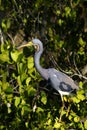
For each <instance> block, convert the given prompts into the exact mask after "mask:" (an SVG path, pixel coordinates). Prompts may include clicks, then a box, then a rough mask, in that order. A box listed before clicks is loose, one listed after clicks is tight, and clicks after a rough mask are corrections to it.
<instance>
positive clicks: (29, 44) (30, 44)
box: [17, 41, 33, 49]
mask: <svg viewBox="0 0 87 130" xmlns="http://www.w3.org/2000/svg"><path fill="white" fill-rule="evenodd" d="M32 45H33V42H32V41H30V42H28V43H27V44H24V45H21V46H19V47H17V49H21V48H23V47H28V46H32Z"/></svg>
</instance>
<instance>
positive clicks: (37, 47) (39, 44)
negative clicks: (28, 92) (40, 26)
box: [18, 39, 43, 51]
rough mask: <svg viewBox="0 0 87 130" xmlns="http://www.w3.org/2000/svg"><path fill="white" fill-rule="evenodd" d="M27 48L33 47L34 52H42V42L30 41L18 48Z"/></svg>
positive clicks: (37, 40)
mask: <svg viewBox="0 0 87 130" xmlns="http://www.w3.org/2000/svg"><path fill="white" fill-rule="evenodd" d="M28 46H34V48H35V50H36V51H39V50H42V49H43V46H42V42H41V41H40V40H39V39H33V40H32V41H30V42H28V43H27V44H24V45H21V46H19V47H18V48H19V49H20V48H23V47H28Z"/></svg>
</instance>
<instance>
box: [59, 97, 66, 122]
mask: <svg viewBox="0 0 87 130" xmlns="http://www.w3.org/2000/svg"><path fill="white" fill-rule="evenodd" d="M61 100H62V108H61V113H60V117H59V122H61V120H62V116H63V110H64V107H65V104H64V100H63V96H62V95H61Z"/></svg>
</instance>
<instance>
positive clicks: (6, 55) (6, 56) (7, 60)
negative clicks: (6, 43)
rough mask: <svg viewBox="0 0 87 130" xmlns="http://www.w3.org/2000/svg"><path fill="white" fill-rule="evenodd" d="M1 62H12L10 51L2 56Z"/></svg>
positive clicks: (0, 56) (0, 57) (0, 55)
mask: <svg viewBox="0 0 87 130" xmlns="http://www.w3.org/2000/svg"><path fill="white" fill-rule="evenodd" d="M0 61H2V62H8V63H9V62H10V58H9V52H8V51H4V52H3V53H2V54H0Z"/></svg>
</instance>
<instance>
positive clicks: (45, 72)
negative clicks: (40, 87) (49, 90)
mask: <svg viewBox="0 0 87 130" xmlns="http://www.w3.org/2000/svg"><path fill="white" fill-rule="evenodd" d="M41 54H42V52H41V51H39V52H36V53H35V56H34V59H35V60H34V61H35V67H36V69H37V71H38V72H39V74H40V75H41V76H42V77H43V78H44V79H46V80H48V70H47V69H44V68H43V67H41V65H40V57H41Z"/></svg>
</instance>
